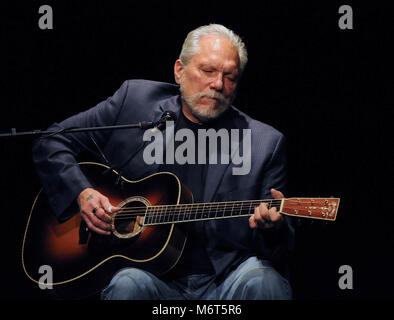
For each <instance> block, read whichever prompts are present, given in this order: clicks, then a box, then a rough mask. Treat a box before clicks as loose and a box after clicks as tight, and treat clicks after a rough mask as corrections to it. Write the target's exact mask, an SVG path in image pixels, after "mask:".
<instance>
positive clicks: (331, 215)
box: [144, 198, 339, 225]
mask: <svg viewBox="0 0 394 320" xmlns="http://www.w3.org/2000/svg"><path fill="white" fill-rule="evenodd" d="M262 202H264V203H267V207H268V209H270V208H273V207H275V208H276V209H277V210H278V211H279V212H281V213H282V214H285V215H289V216H297V217H304V218H314V219H323V220H330V221H333V220H335V218H336V213H337V210H338V205H339V199H338V198H328V199H326V198H288V199H285V198H283V199H269V200H245V201H229V202H212V203H191V204H179V205H159V206H150V207H147V208H146V213H145V219H144V225H159V224H169V223H181V222H191V221H203V220H213V219H226V218H236V217H246V216H250V215H251V214H253V212H254V208H255V207H257V206H259V205H260V203H262Z"/></svg>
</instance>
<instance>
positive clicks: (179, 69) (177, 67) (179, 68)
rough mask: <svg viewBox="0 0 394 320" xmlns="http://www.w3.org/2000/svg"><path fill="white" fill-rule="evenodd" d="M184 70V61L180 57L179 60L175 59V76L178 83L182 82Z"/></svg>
mask: <svg viewBox="0 0 394 320" xmlns="http://www.w3.org/2000/svg"><path fill="white" fill-rule="evenodd" d="M183 70H184V66H183V63H182V62H181V60H180V59H178V60H177V61H175V65H174V77H175V82H176V83H177V84H180V82H181V77H182V72H183Z"/></svg>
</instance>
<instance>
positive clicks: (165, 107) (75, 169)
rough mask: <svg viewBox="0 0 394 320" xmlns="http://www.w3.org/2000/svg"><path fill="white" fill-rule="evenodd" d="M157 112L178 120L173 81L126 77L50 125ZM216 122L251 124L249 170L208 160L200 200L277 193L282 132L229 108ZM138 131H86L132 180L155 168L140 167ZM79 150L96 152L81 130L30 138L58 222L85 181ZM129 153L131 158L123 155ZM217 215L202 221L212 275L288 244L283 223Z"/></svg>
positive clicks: (142, 117) (122, 120) (281, 182)
mask: <svg viewBox="0 0 394 320" xmlns="http://www.w3.org/2000/svg"><path fill="white" fill-rule="evenodd" d="M164 111H172V112H174V113H176V114H177V117H178V119H179V115H180V112H181V100H180V96H179V87H178V86H177V85H172V84H168V83H161V82H153V81H147V80H128V81H125V82H124V83H123V84H122V86H121V87H120V88H119V89H118V90H117V91H116V92H115V94H114V95H113V96H112V97H109V98H108V99H107V100H105V101H103V102H101V103H99V104H98V105H96V106H95V107H93V108H91V109H89V110H86V111H84V112H81V113H79V114H77V115H74V116H72V117H70V118H68V119H66V120H64V121H62V122H61V123H59V124H58V123H55V124H53V125H52V126H51V127H50V128H49V129H61V128H70V127H93V126H108V125H115V124H130V123H137V122H140V121H158V120H159V119H160V118H161V116H162V114H163V112H164ZM220 121H221V123H222V127H224V128H227V129H251V137H252V144H251V145H252V154H251V169H250V172H249V174H246V175H233V174H232V168H233V166H234V164H233V163H232V162H231V161H230V163H229V164H228V165H221V166H218V167H213V166H208V168H207V175H206V177H207V178H206V179H207V180H206V186H205V191H204V196H203V198H204V199H203V201H204V202H210V201H230V200H251V199H267V198H271V195H270V189H271V188H275V189H278V190H281V191H282V192H284V191H285V190H284V188H285V184H286V155H285V139H284V136H283V135H282V134H281V133H280V132H279V131H277V130H275V129H274V128H272V127H271V126H269V125H267V124H264V123H262V122H259V121H256V120H254V119H252V118H251V117H249V116H247V115H246V114H244V113H242V112H241V111H239V110H238V109H236V108H235V107H233V106H231V107H230V109H229V110H228V112H226V113H225V115H224V116H223V118H222V119H221V120H220ZM143 133H144V130H139V129H124V130H112V131H96V132H94V133H92V135H93V137H94V140H95V141H96V142H97V144H98V145H99V146H100V148H101V149H102V151H103V153H104V154H105V156H106V158H107V159H108V160H109V162H110V163H111V164H113V165H115V166H120V165H124V167H123V169H122V175H123V176H125V177H126V178H128V179H129V180H136V179H139V178H142V177H144V176H147V175H149V174H152V173H154V172H157V171H159V170H160V166H159V165H158V164H153V165H147V164H146V163H145V161H144V160H143V148H141V145H142V144H143V138H142V137H143ZM86 150H92V152H95V151H96V149H95V146H94V144H93V143H92V141H91V139H90V138H89V136H88V135H87V134H86V133H77V134H59V135H55V136H52V137H50V138H42V139H37V140H36V141H35V142H34V144H33V160H34V163H35V165H36V168H37V172H38V175H39V177H40V179H41V182H42V185H43V188H44V190H45V192H46V193H47V195H48V199H49V203H50V205H51V207H52V209H53V211H54V213H55V214H56V216H57V217H58V219H59V220H64V219H66V218H67V217H68V216H69V214H70V213H69V212H72V211H70V210H69V209H70V208H75V205H76V202H75V200H76V198H77V196H78V195H79V193H80V192H81V191H82V190H83V189H85V188H87V187H91V185H90V183H89V181H88V180H87V178H86V177H85V176H84V175H83V174H82V172H81V170H80V168H79V166H78V164H77V161H76V157H77V156H78V154H80V153H81V152H82V151H86ZM136 151H138V152H137V153H136V154H135V152H136ZM131 155H134V156H133V157H132V159H131V160H130V161H129V159H130V156H131ZM73 212H75V211H73ZM223 220H224V221H223ZM223 220H221V221H214V220H213V221H206V222H204V223H203V228H204V229H205V232H206V235H207V237H208V238H209V241H208V245H207V253H208V255H209V257H210V259H211V261H212V264H213V266H214V268H215V271H216V273H217V274H218V275H222V274H225V273H227V272H228V271H229V270H230V269H231V267H232V266H234V265H236V264H238V263H239V262H241V261H242V260H244V259H245V258H247V257H248V256H251V255H258V256H260V257H262V258H264V259H268V260H275V259H277V256H280V257H281V258H282V257H283V255H286V254H287V253H288V252H289V250H291V249H292V247H293V243H294V239H293V238H294V230H293V228H292V227H291V225H290V224H289V223H286V226H285V227H284V228H283V229H282V230H281V232H280V233H279V234H274V235H272V234H269V233H268V232H267V233H265V232H262V231H260V230H252V229H250V227H249V224H248V219H247V218H237V219H223ZM286 221H287V220H286ZM287 222H288V221H287Z"/></svg>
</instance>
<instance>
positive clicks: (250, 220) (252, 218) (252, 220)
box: [249, 215, 257, 229]
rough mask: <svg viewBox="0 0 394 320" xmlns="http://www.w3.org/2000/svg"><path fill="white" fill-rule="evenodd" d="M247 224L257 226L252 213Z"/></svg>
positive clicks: (252, 226)
mask: <svg viewBox="0 0 394 320" xmlns="http://www.w3.org/2000/svg"><path fill="white" fill-rule="evenodd" d="M249 226H250V227H251V228H252V229H256V228H257V222H256V220H255V218H254V215H251V216H250V218H249Z"/></svg>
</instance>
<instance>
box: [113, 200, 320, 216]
mask: <svg viewBox="0 0 394 320" xmlns="http://www.w3.org/2000/svg"><path fill="white" fill-rule="evenodd" d="M264 201H266V203H267V202H269V204H270V205H271V206H276V205H278V204H279V203H280V202H281V200H280V199H279V200H263V201H262V200H250V201H249V200H246V201H243V202H242V201H239V202H234V203H232V202H225V203H207V204H203V203H190V204H176V205H157V206H147V207H146V206H140V207H132V208H125V209H121V210H119V211H117V212H116V213H129V212H133V213H138V214H140V213H143V214H145V213H153V212H148V211H156V212H154V213H155V215H157V214H159V213H160V214H167V211H168V209H170V212H168V213H173V212H175V211H182V212H183V211H185V210H187V209H188V208H190V207H192V209H191V210H193V211H194V212H204V211H207V210H210V211H212V210H215V209H216V210H219V209H221V210H222V209H223V208H225V209H226V208H229V209H230V208H231V209H238V208H239V207H240V206H241V207H243V206H244V205H249V206H251V205H259V204H260V203H261V202H264ZM293 203H296V204H297V205H298V206H302V203H298V201H295V202H293ZM304 204H307V205H308V206H310V204H309V203H304ZM308 206H307V207H305V208H303V209H308ZM314 206H319V204H314ZM193 207H195V208H197V210H195V209H194V208H193ZM164 209H166V210H165V211H166V212H160V211H162V210H164ZM303 209H301V210H303ZM141 210H142V211H141ZM138 214H137V215H138ZM134 215H136V214H134ZM123 216H127V214H123Z"/></svg>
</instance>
